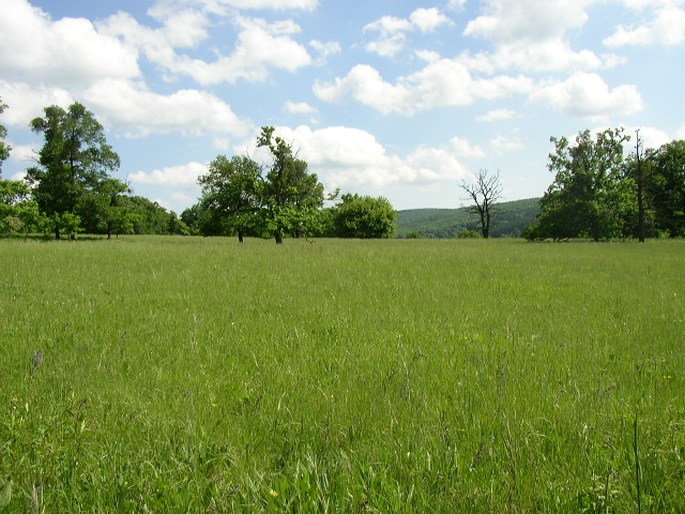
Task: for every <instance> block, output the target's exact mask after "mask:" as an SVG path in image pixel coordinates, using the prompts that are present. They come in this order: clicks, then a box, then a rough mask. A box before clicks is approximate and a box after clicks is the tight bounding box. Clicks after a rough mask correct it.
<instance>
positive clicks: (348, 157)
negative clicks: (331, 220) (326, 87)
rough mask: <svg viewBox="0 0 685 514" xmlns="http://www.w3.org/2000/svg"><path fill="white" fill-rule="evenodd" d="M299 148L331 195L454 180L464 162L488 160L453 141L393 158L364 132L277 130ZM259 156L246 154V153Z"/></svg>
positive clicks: (464, 142) (465, 144) (476, 149)
mask: <svg viewBox="0 0 685 514" xmlns="http://www.w3.org/2000/svg"><path fill="white" fill-rule="evenodd" d="M277 132H278V134H279V135H280V136H281V137H283V138H284V139H285V140H286V141H289V142H291V143H292V144H293V147H294V148H295V149H296V150H298V152H299V155H300V156H301V157H302V158H303V159H304V160H305V161H307V163H308V164H309V168H310V170H311V171H312V172H314V173H317V174H318V176H319V179H320V180H322V182H323V183H324V184H325V185H326V187H327V188H328V189H329V190H333V189H334V188H336V187H340V188H341V189H343V191H345V190H354V191H356V190H358V189H359V188H382V187H386V186H389V185H392V184H402V183H404V184H407V183H411V184H414V183H433V182H436V181H437V182H440V181H453V180H456V179H458V178H461V177H462V176H465V174H466V173H467V171H466V168H465V166H464V165H463V164H461V162H460V159H462V158H465V157H473V156H480V155H482V150H481V149H480V148H479V147H477V146H475V145H472V144H471V143H469V142H468V140H465V139H460V138H453V139H452V140H451V141H450V143H449V144H448V145H446V146H445V147H441V148H432V147H428V146H425V145H420V146H419V147H418V148H416V149H415V150H414V151H412V152H411V153H409V154H408V155H407V156H405V157H401V156H399V155H397V154H393V153H390V152H388V151H387V150H386V148H385V147H383V145H382V144H380V143H379V142H378V141H377V140H376V138H375V137H374V136H373V135H372V134H370V133H369V132H366V131H364V130H361V129H356V128H350V127H342V126H334V127H326V128H321V129H316V130H312V129H310V128H309V127H306V126H299V127H297V128H295V129H290V128H286V127H279V128H277ZM246 151H247V152H248V153H250V154H254V151H250V150H248V149H242V152H243V153H244V152H246Z"/></svg>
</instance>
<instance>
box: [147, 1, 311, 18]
mask: <svg viewBox="0 0 685 514" xmlns="http://www.w3.org/2000/svg"><path fill="white" fill-rule="evenodd" d="M318 5H319V0H157V1H156V2H155V5H154V6H153V7H152V8H150V9H149V10H148V13H149V14H150V15H151V16H153V17H154V18H156V19H164V18H166V17H168V16H171V15H173V13H175V12H177V11H178V10H179V9H183V8H186V7H193V8H199V9H202V10H203V11H206V12H209V13H212V14H216V15H220V16H225V15H227V14H229V13H231V12H232V11H234V10H235V9H244V10H249V9H254V10H258V9H264V10H266V9H269V10H303V11H313V10H314V9H316V7H317V6H318Z"/></svg>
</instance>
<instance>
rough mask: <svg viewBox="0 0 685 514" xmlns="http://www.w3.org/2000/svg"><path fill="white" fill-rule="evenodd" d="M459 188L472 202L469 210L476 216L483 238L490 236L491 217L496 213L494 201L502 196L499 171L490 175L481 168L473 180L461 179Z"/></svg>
mask: <svg viewBox="0 0 685 514" xmlns="http://www.w3.org/2000/svg"><path fill="white" fill-rule="evenodd" d="M459 187H461V189H462V190H463V191H464V192H466V194H467V195H468V197H469V200H470V201H472V202H473V205H472V206H471V210H472V211H473V212H474V213H475V214H476V215H477V216H478V219H479V221H480V229H481V233H482V234H483V238H485V239H487V238H488V237H490V227H491V223H492V218H493V217H494V216H495V215H496V214H497V211H496V209H495V203H496V202H497V201H498V200H499V199H501V198H502V183H501V182H500V176H499V171H497V173H496V174H494V175H490V174H489V173H488V170H486V169H481V170H479V171H478V173H477V174H476V180H475V182H471V183H467V182H465V181H462V182H461V184H460V186H459Z"/></svg>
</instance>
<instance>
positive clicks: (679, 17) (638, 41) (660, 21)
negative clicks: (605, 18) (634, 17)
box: [604, 2, 685, 47]
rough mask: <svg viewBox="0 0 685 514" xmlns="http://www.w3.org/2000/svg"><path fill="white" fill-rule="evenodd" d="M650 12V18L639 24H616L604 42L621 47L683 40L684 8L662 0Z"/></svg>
mask: <svg viewBox="0 0 685 514" xmlns="http://www.w3.org/2000/svg"><path fill="white" fill-rule="evenodd" d="M659 3H660V4H661V2H659ZM636 7H638V8H641V7H645V6H636ZM650 14H651V19H648V20H644V21H643V22H642V23H641V24H636V25H632V26H625V25H618V26H617V27H616V30H615V31H614V33H613V34H612V35H611V36H609V37H608V38H606V39H604V44H605V45H607V46H609V47H622V46H628V45H637V46H645V45H652V44H662V45H679V44H681V43H683V42H685V9H684V8H683V7H682V6H681V5H678V4H677V3H672V2H664V3H663V4H662V5H658V6H656V8H654V9H653V10H652V11H650Z"/></svg>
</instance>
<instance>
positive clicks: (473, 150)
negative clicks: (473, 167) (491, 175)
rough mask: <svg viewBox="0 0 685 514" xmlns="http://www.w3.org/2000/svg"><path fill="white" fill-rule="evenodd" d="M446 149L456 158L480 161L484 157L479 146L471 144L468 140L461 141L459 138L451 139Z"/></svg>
mask: <svg viewBox="0 0 685 514" xmlns="http://www.w3.org/2000/svg"><path fill="white" fill-rule="evenodd" d="M448 148H449V150H450V152H451V153H452V154H454V155H455V156H456V157H457V158H459V157H463V158H474V159H480V158H483V157H485V152H484V151H483V149H482V148H481V147H480V146H478V145H475V144H473V143H472V142H471V141H469V140H468V139H463V138H460V137H453V138H452V139H450V142H449V145H448Z"/></svg>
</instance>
